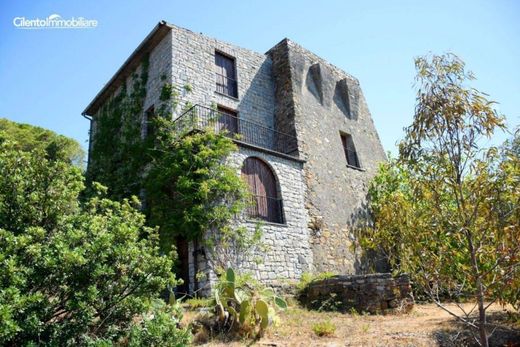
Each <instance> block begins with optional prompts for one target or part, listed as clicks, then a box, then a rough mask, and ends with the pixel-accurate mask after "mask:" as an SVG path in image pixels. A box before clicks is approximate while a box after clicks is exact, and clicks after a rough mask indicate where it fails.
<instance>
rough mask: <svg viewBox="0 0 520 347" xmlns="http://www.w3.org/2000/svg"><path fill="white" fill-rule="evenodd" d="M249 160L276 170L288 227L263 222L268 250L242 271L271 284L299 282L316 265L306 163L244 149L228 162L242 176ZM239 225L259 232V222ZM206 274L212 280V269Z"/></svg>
mask: <svg viewBox="0 0 520 347" xmlns="http://www.w3.org/2000/svg"><path fill="white" fill-rule="evenodd" d="M248 157H257V158H260V159H262V160H264V161H265V162H266V163H267V164H268V165H269V166H270V167H271V168H272V170H273V171H274V173H275V175H276V177H277V179H278V186H279V188H280V194H281V197H282V198H283V212H284V217H285V224H275V223H267V222H261V224H260V225H261V230H262V234H263V236H262V244H263V246H265V247H266V249H265V250H264V249H257V250H256V251H255V252H254V253H253V254H252V255H251V257H249V259H245V260H244V261H243V262H242V263H241V264H240V265H239V268H240V271H241V273H250V274H252V275H253V276H254V277H255V278H256V279H258V280H260V281H262V282H263V283H265V284H268V285H277V284H280V283H283V282H285V281H287V280H298V279H299V278H300V277H301V275H302V273H304V272H308V271H310V269H311V266H312V250H311V245H310V242H309V241H310V235H309V229H308V228H307V223H308V218H307V211H306V210H305V208H304V191H305V185H304V182H303V170H302V163H301V162H300V161H296V160H292V159H286V158H280V157H277V156H274V155H271V154H267V153H263V152H260V151H257V150H254V149H248V148H244V147H240V149H239V151H238V152H236V153H234V154H232V155H231V156H230V158H229V159H228V160H229V164H230V165H232V166H233V167H235V168H236V169H237V174H238V175H240V170H241V168H242V165H243V162H244V160H245V159H246V158H248ZM238 222H239V223H240V224H242V225H244V226H246V227H247V229H248V230H249V231H250V232H253V231H254V230H255V228H256V226H257V223H258V221H256V220H248V219H244V218H241V219H240V220H239V221H238ZM206 253H207V252H206ZM199 264H200V263H199ZM200 265H202V264H200ZM205 272H206V275H207V276H210V277H211V271H209V269H208V268H206V269H205ZM212 279H213V280H214V278H212Z"/></svg>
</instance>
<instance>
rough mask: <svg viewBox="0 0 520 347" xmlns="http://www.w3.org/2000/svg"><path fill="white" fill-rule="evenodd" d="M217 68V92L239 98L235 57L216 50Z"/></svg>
mask: <svg viewBox="0 0 520 347" xmlns="http://www.w3.org/2000/svg"><path fill="white" fill-rule="evenodd" d="M215 68H216V78H217V84H216V90H217V92H219V93H222V94H226V95H229V96H232V97H234V98H238V85H237V72H236V64H235V59H234V58H232V57H230V56H227V55H224V54H222V53H220V52H215Z"/></svg>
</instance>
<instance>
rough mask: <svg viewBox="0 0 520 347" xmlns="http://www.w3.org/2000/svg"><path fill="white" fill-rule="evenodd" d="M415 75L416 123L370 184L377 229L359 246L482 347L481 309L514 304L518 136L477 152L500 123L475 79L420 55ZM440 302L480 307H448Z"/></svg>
mask: <svg viewBox="0 0 520 347" xmlns="http://www.w3.org/2000/svg"><path fill="white" fill-rule="evenodd" d="M416 68H417V80H416V82H417V87H418V90H417V106H416V110H415V115H414V120H413V124H412V125H411V126H410V127H408V128H407V129H406V136H405V138H404V140H403V141H402V142H401V144H400V147H399V157H398V158H397V159H396V160H391V161H390V162H389V163H388V164H385V165H383V166H382V167H381V169H380V171H379V174H378V176H377V177H376V178H375V179H374V181H373V183H372V185H371V187H370V192H369V195H370V207H371V210H372V213H373V217H374V225H373V226H372V227H369V228H366V229H364V231H363V236H362V239H361V242H362V244H363V246H364V247H365V248H368V249H375V250H377V251H378V252H382V253H383V254H384V255H385V256H386V257H387V259H388V260H389V261H390V264H391V266H392V268H393V270H394V271H395V272H407V273H409V274H410V275H411V276H412V279H413V281H414V282H415V284H416V285H417V286H418V288H419V290H420V291H421V292H422V293H426V294H427V295H428V296H429V298H430V299H431V300H433V301H434V302H435V303H437V305H438V306H439V307H440V308H442V309H444V310H446V311H447V312H449V313H450V314H452V315H453V316H455V317H456V318H457V319H458V320H459V321H461V322H463V323H464V324H467V325H468V326H470V327H472V328H474V329H475V332H476V333H477V336H478V337H477V340H478V342H479V343H480V344H481V345H482V346H487V345H488V338H489V335H490V334H491V333H492V332H493V331H494V326H493V325H490V324H488V322H487V315H486V310H487V309H488V308H489V307H490V305H491V304H492V303H493V302H495V301H499V302H501V303H503V304H511V305H513V306H514V307H515V308H516V309H518V307H519V303H520V301H519V300H520V273H519V271H520V268H519V264H520V263H519V260H520V259H519V256H520V253H519V251H520V204H519V202H520V157H519V155H518V151H517V149H518V148H517V147H515V145H514V144H518V133H517V134H516V137H515V138H514V139H513V140H511V141H510V142H508V143H506V144H504V146H502V147H500V148H496V147H489V148H486V147H484V146H483V144H484V143H485V140H486V139H489V138H490V137H491V136H492V135H493V133H494V131H495V130H497V129H499V130H503V129H505V124H504V118H503V117H502V116H501V115H499V114H498V113H497V112H496V110H495V109H494V108H493V106H494V102H493V101H489V100H488V99H487V96H486V95H485V94H483V93H481V92H479V91H478V90H476V89H474V88H472V87H470V86H469V85H468V84H469V82H470V81H471V80H473V79H474V76H473V74H471V73H470V72H468V71H467V70H466V68H465V65H464V63H463V62H462V61H461V60H460V59H459V58H457V57H456V56H454V55H451V54H448V55H443V56H431V57H424V58H418V59H417V60H416ZM515 148H516V153H515ZM446 299H451V300H456V301H459V300H470V301H473V302H475V303H476V305H475V306H474V307H473V308H472V309H470V310H467V308H464V307H463V306H459V308H460V310H453V308H447V307H446V305H445V304H444V303H443V301H444V300H446ZM474 310H477V312H478V315H477V317H475V315H474Z"/></svg>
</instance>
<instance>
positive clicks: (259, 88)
mask: <svg viewBox="0 0 520 347" xmlns="http://www.w3.org/2000/svg"><path fill="white" fill-rule="evenodd" d="M172 37H173V39H172V52H173V65H172V70H171V76H172V77H171V79H172V83H173V84H174V85H176V86H180V87H182V86H184V85H190V86H191V87H192V90H191V92H185V91H182V95H181V99H182V101H183V102H186V101H187V102H190V103H192V104H200V105H203V106H206V107H210V106H211V105H212V104H218V105H222V106H225V107H228V108H231V109H234V110H237V111H238V112H239V117H240V119H247V120H252V121H255V122H259V123H261V124H263V125H265V126H266V127H268V128H272V127H273V126H274V124H273V119H274V106H275V101H274V81H273V77H272V62H271V59H270V58H269V57H268V56H266V55H264V54H260V53H257V52H253V51H251V50H248V49H245V48H241V47H238V46H234V45H231V44H229V43H226V42H222V41H219V40H216V39H213V38H209V37H206V36H204V35H202V34H197V33H194V32H192V31H190V30H187V29H184V28H179V27H175V26H172ZM216 50H217V51H220V52H222V53H225V54H227V55H230V56H232V57H234V58H235V62H236V71H237V81H238V98H233V97H230V96H227V95H223V94H219V93H217V92H216V91H215V89H216V86H215V84H216V75H215V51H216ZM181 106H182V105H181ZM177 115H178V114H177Z"/></svg>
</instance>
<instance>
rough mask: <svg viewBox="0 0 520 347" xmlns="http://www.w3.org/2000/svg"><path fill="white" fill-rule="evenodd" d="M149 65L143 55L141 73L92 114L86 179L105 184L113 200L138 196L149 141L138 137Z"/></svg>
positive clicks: (146, 159) (146, 160) (139, 135)
mask: <svg viewBox="0 0 520 347" xmlns="http://www.w3.org/2000/svg"><path fill="white" fill-rule="evenodd" d="M148 64H149V63H148V57H146V58H145V59H144V60H143V61H142V63H141V68H140V73H136V74H134V75H133V76H132V86H131V88H130V90H128V89H127V88H126V85H124V86H123V87H122V88H121V90H120V91H119V93H118V94H117V95H115V96H114V97H112V98H111V99H109V100H108V102H107V103H106V104H105V105H103V107H102V108H101V109H100V110H99V111H98V113H97V114H96V115H95V117H94V118H95V120H94V124H95V125H94V131H95V132H94V140H93V141H92V146H91V153H90V163H89V167H88V172H87V179H88V181H89V182H94V181H97V182H100V183H102V184H103V185H105V186H107V187H108V188H109V191H108V194H109V195H108V196H109V197H110V198H112V199H115V200H121V199H123V198H129V197H131V196H132V195H136V196H139V194H140V192H141V188H142V185H143V184H142V174H143V170H144V168H145V167H146V165H147V163H148V161H149V157H148V154H147V148H148V147H149V145H150V144H149V143H148V142H147V141H144V140H143V139H142V138H141V120H142V119H141V115H142V114H143V103H144V100H145V97H146V82H147V80H148Z"/></svg>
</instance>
